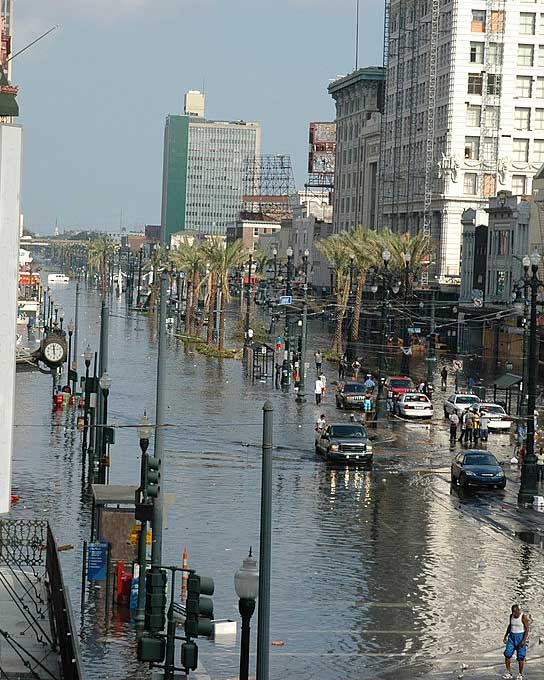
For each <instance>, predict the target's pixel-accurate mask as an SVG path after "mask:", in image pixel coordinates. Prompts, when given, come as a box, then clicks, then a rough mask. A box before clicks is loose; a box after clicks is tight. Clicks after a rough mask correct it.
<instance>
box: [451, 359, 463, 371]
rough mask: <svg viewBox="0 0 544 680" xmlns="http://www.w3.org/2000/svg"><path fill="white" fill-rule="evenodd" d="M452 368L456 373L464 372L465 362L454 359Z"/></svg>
mask: <svg viewBox="0 0 544 680" xmlns="http://www.w3.org/2000/svg"><path fill="white" fill-rule="evenodd" d="M452 366H453V370H454V371H462V370H463V360H462V359H454V360H453V361H452Z"/></svg>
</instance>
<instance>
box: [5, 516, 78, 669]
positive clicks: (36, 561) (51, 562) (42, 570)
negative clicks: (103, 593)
mask: <svg viewBox="0 0 544 680" xmlns="http://www.w3.org/2000/svg"><path fill="white" fill-rule="evenodd" d="M2 567H3V568H4V569H7V570H8V571H9V572H10V573H11V574H12V575H13V576H15V577H16V579H17V580H18V581H19V582H21V583H23V584H24V585H25V592H26V593H27V594H30V591H31V589H32V590H34V597H36V598H37V600H39V602H40V604H41V605H44V606H45V604H47V609H48V610H49V614H50V615H49V617H48V618H49V620H50V622H51V644H52V647H53V648H54V649H55V650H56V652H57V653H58V655H59V659H60V669H61V675H60V680H81V679H82V678H83V675H82V671H81V661H80V652H79V643H78V638H77V635H76V632H75V626H74V619H73V615H72V609H71V605H70V597H69V594H68V590H67V589H66V587H65V585H64V581H63V577H62V570H61V566H60V562H59V555H58V550H57V545H56V542H55V539H54V537H53V534H52V532H51V529H50V527H49V524H48V522H47V521H45V520H24V519H0V568H2ZM29 568H30V569H29ZM30 570H31V571H32V574H33V576H34V577H36V579H38V580H42V579H43V580H44V583H45V585H46V587H47V594H48V602H47V603H44V602H43V600H42V598H41V596H40V594H39V591H38V590H37V589H36V588H35V587H34V586H33V585H32V582H31V581H30V579H28V576H27V577H26V578H27V580H28V583H27V582H26V581H25V574H27V572H29V571H30ZM35 624H36V622H35ZM36 625H37V624H36ZM39 628H40V630H42V628H41V626H39ZM42 632H43V633H44V635H43V637H46V638H47V639H49V635H46V634H45V631H42Z"/></svg>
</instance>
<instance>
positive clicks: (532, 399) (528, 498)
mask: <svg viewBox="0 0 544 680" xmlns="http://www.w3.org/2000/svg"><path fill="white" fill-rule="evenodd" d="M540 260H541V257H540V254H539V253H537V252H536V251H535V252H534V253H533V254H532V255H531V256H528V255H526V256H525V257H524V258H523V269H524V281H523V283H524V287H526V289H527V290H528V291H530V295H531V297H530V320H529V357H528V362H527V365H528V366H530V367H531V370H529V371H527V373H528V375H527V445H526V453H525V458H524V460H523V464H522V467H521V485H520V488H519V493H518V503H523V504H525V503H532V502H533V499H534V497H535V496H536V495H537V494H538V481H537V467H536V456H535V418H534V413H535V406H536V383H537V378H538V376H537V373H538V368H537V367H538V344H537V335H536V330H537V314H536V311H537V310H536V306H537V302H538V290H539V288H541V287H543V286H544V282H542V281H541V280H540V279H539V278H538V266H539V264H540Z"/></svg>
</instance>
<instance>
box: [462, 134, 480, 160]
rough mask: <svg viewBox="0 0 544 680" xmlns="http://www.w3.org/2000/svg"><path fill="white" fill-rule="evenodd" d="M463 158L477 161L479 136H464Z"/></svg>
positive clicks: (478, 156)
mask: <svg viewBox="0 0 544 680" xmlns="http://www.w3.org/2000/svg"><path fill="white" fill-rule="evenodd" d="M465 158H470V159H471V160H473V161H477V160H478V159H479V158H480V138H479V137H465Z"/></svg>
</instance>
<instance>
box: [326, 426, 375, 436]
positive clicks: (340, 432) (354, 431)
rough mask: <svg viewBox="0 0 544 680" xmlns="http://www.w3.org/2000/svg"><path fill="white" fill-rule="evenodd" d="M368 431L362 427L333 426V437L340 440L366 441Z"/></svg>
mask: <svg viewBox="0 0 544 680" xmlns="http://www.w3.org/2000/svg"><path fill="white" fill-rule="evenodd" d="M366 436H367V434H366V430H365V428H364V427H361V426H360V425H333V426H332V427H331V437H338V438H339V439H366Z"/></svg>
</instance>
